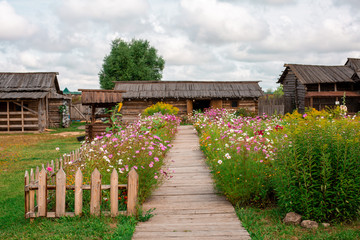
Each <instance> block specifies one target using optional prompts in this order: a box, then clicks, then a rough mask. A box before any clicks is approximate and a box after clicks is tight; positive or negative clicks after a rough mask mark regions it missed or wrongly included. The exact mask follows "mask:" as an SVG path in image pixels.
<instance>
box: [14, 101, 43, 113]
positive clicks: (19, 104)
mask: <svg viewBox="0 0 360 240" xmlns="http://www.w3.org/2000/svg"><path fill="white" fill-rule="evenodd" d="M13 103H14V104H15V105H18V106H19V107H21V103H17V102H15V101H14V102H13ZM24 109H26V110H28V111H29V112H32V113H33V114H35V115H38V113H37V112H36V111H34V110H32V109H30V108H28V107H25V106H24Z"/></svg>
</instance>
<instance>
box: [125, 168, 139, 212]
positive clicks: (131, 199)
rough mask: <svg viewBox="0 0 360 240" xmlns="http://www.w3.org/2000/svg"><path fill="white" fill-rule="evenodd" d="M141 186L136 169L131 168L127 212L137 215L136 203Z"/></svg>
mask: <svg viewBox="0 0 360 240" xmlns="http://www.w3.org/2000/svg"><path fill="white" fill-rule="evenodd" d="M138 188H139V175H138V174H137V172H136V171H135V169H131V171H130V172H129V176H128V199H127V214H128V215H136V205H137V200H138V199H137V197H138Z"/></svg>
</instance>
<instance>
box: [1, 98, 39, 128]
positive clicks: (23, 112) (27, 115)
mask: <svg viewBox="0 0 360 240" xmlns="http://www.w3.org/2000/svg"><path fill="white" fill-rule="evenodd" d="M38 108H39V100H22V101H21V100H20V101H14V100H3V101H0V132H27V131H38V130H39V118H38Z"/></svg>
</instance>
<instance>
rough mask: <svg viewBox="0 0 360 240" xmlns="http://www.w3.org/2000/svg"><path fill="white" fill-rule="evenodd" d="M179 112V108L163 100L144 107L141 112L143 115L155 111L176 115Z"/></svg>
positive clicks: (151, 113) (152, 113)
mask: <svg viewBox="0 0 360 240" xmlns="http://www.w3.org/2000/svg"><path fill="white" fill-rule="evenodd" d="M178 112H179V109H178V108H177V107H174V106H172V105H171V104H168V103H163V102H157V103H156V104H154V105H152V106H150V107H148V108H146V109H145V110H144V112H143V115H145V116H151V115H154V114H155V113H161V114H163V115H166V114H169V115H177V114H178Z"/></svg>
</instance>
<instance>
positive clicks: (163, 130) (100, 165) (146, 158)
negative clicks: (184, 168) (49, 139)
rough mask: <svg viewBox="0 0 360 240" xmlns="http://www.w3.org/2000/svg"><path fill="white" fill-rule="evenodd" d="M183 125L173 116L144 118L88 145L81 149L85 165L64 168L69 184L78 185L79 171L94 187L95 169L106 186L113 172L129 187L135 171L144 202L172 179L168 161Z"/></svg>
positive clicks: (141, 199)
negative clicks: (128, 181)
mask: <svg viewBox="0 0 360 240" xmlns="http://www.w3.org/2000/svg"><path fill="white" fill-rule="evenodd" d="M179 123H180V120H179V119H178V118H177V117H175V116H173V115H154V116H149V117H144V118H142V119H140V120H139V121H138V122H135V123H134V124H131V125H128V126H127V127H125V128H123V129H121V130H120V131H118V132H115V133H112V132H108V133H106V134H105V135H102V136H98V137H96V138H95V139H94V140H93V141H91V142H85V143H84V144H83V145H82V146H81V148H80V149H81V151H82V159H81V161H77V162H70V163H68V164H67V165H65V167H64V170H65V171H66V173H67V175H68V176H69V177H68V178H67V179H68V180H67V181H68V182H67V184H68V185H72V184H74V179H75V172H76V170H77V169H78V168H79V167H80V169H81V171H82V173H83V179H84V184H89V183H90V177H91V173H92V172H93V170H94V169H95V168H97V169H98V170H99V171H100V173H101V175H102V179H103V184H108V182H107V181H109V179H110V174H111V173H112V171H113V169H116V170H117V171H118V173H119V182H120V183H124V184H125V183H127V173H128V172H129V171H130V170H131V169H132V168H134V169H135V170H136V171H137V173H138V174H139V201H140V202H143V201H144V200H145V199H146V198H147V197H148V196H150V194H151V192H152V190H153V189H154V188H155V186H156V185H157V184H158V183H159V182H160V181H161V180H163V179H166V178H169V177H171V173H170V170H169V169H167V168H166V167H165V166H164V157H165V153H166V152H167V151H168V149H169V148H170V147H171V140H172V139H173V137H174V136H175V133H176V129H177V126H178V125H179ZM125 195H126V193H123V196H125ZM123 196H121V195H120V196H119V204H120V205H121V204H122V205H123V206H125V204H126V199H124V197H123ZM84 197H85V198H86V196H84ZM69 198H71V194H70V195H69ZM103 198H104V199H105V200H106V199H107V198H108V192H104V193H103ZM105 205H106V201H105ZM108 207H109V206H102V208H108ZM69 208H72V206H69Z"/></svg>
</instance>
